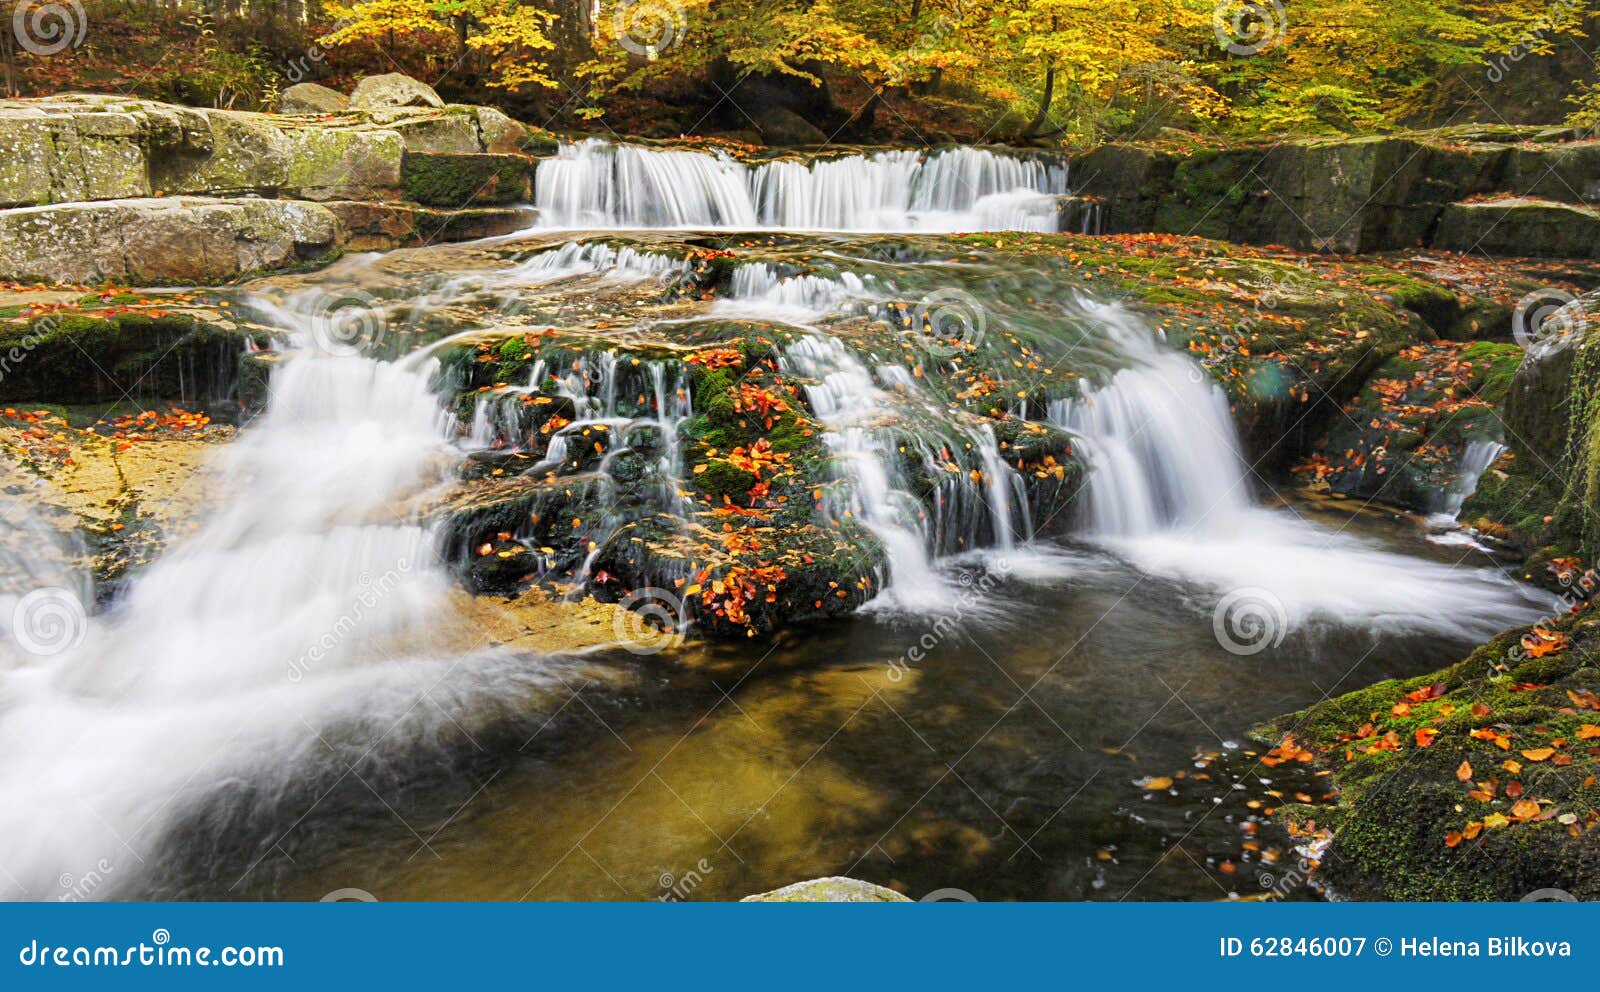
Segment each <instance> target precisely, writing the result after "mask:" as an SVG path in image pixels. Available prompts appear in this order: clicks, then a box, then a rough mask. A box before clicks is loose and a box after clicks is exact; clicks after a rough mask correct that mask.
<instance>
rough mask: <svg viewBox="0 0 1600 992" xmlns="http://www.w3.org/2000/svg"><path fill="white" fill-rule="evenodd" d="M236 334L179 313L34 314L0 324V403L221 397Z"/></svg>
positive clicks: (240, 339) (237, 348) (230, 376)
mask: <svg viewBox="0 0 1600 992" xmlns="http://www.w3.org/2000/svg"><path fill="white" fill-rule="evenodd" d="M244 341H245V336H244V335H242V334H239V333H235V332H233V331H230V330H224V329H221V328H219V327H216V326H214V325H210V324H206V323H202V322H200V321H197V320H196V319H195V318H194V317H192V316H189V315H187V314H171V313H169V314H165V315H162V316H157V317H152V316H149V315H148V314H145V313H141V312H123V313H114V314H111V315H109V316H97V315H95V314H93V313H76V314H64V315H47V316H43V317H36V318H33V319H32V320H29V321H28V322H27V323H26V324H21V325H10V326H6V327H4V328H0V402H5V403H14V402H23V401H48V402H55V403H63V404H89V403H102V402H108V401H113V400H117V399H120V398H122V397H124V396H132V397H134V398H138V397H140V396H145V397H163V398H180V399H188V398H207V397H214V396H221V395H225V394H227V393H228V392H229V391H230V389H231V388H232V385H233V381H234V376H235V373H236V358H237V356H238V354H239V353H240V352H241V351H243V350H244Z"/></svg>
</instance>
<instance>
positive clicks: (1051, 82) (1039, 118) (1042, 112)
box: [1022, 62, 1059, 140]
mask: <svg viewBox="0 0 1600 992" xmlns="http://www.w3.org/2000/svg"><path fill="white" fill-rule="evenodd" d="M1055 98H1056V65H1055V63H1054V62H1051V63H1050V64H1048V65H1046V66H1045V69H1044V92H1043V93H1042V94H1040V96H1039V112H1038V113H1036V114H1034V115H1033V120H1031V121H1029V122H1028V126H1027V127H1025V128H1023V129H1022V136H1023V137H1024V138H1027V139H1029V140H1032V139H1034V138H1037V137H1038V136H1039V129H1040V128H1042V127H1044V122H1045V121H1047V120H1049V119H1050V104H1052V103H1054V102H1055ZM1057 133H1059V132H1057Z"/></svg>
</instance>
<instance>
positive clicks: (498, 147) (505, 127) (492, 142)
mask: <svg viewBox="0 0 1600 992" xmlns="http://www.w3.org/2000/svg"><path fill="white" fill-rule="evenodd" d="M450 109H451V110H458V109H459V110H465V111H468V112H470V113H472V114H475V115H476V116H477V118H478V137H479V139H480V140H481V142H482V144H483V150H484V151H486V152H494V153H497V154H512V153H517V152H521V151H522V150H523V147H522V146H523V144H524V143H526V142H527V140H528V129H527V128H526V127H523V126H522V125H521V124H519V123H517V122H516V121H514V120H512V119H511V118H510V117H508V116H506V115H505V114H503V113H501V112H500V111H498V110H496V109H494V108H493V107H459V108H458V107H454V106H453V107H451V108H450Z"/></svg>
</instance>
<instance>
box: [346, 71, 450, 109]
mask: <svg viewBox="0 0 1600 992" xmlns="http://www.w3.org/2000/svg"><path fill="white" fill-rule="evenodd" d="M443 106H444V101H443V100H441V99H439V94H437V93H435V92H434V91H433V87H432V86H429V85H428V84H427V83H423V82H419V81H418V80H415V79H412V78H411V77H410V76H406V75H402V74H400V73H398V72H386V73H384V74H383V75H381V76H368V77H366V78H365V79H363V80H361V82H359V83H357V84H356V88H355V91H354V92H352V93H351V94H350V103H349V107H350V109H351V110H387V109H389V108H392V107H443Z"/></svg>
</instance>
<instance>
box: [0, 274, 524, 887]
mask: <svg viewBox="0 0 1600 992" xmlns="http://www.w3.org/2000/svg"><path fill="white" fill-rule="evenodd" d="M311 296H312V297H313V298H312V299H310V300H297V299H291V300H289V301H287V302H286V303H285V304H284V305H283V306H282V307H280V308H279V309H278V312H279V313H294V312H296V311H297V310H299V309H301V308H302V307H304V306H305V305H308V304H309V305H314V302H315V300H314V296H315V294H311ZM306 326H307V322H306V321H302V323H301V325H300V330H299V331H296V332H295V333H293V334H292V335H291V337H292V339H293V340H292V341H291V342H289V346H290V347H291V348H298V349H300V350H298V351H292V350H291V352H290V356H289V357H288V359H287V360H286V361H285V362H284V363H282V365H281V367H280V368H279V369H278V370H277V371H276V372H275V374H274V377H273V381H272V388H271V396H270V400H269V405H268V409H267V412H266V414H265V417H264V418H263V419H262V420H261V422H260V423H259V424H257V425H256V426H254V427H253V428H251V429H250V430H248V431H246V432H245V433H244V434H243V435H242V436H241V437H240V439H239V440H238V442H237V443H236V444H235V445H233V446H231V447H230V448H229V449H227V450H226V451H225V452H224V453H223V454H224V457H225V458H226V461H225V464H224V467H225V468H226V469H227V470H228V472H229V474H230V477H231V478H232V479H233V480H234V481H235V482H236V486H237V493H236V495H235V496H234V497H233V498H232V501H231V502H230V503H229V504H228V505H226V506H223V507H221V508H220V509H218V510H217V511H215V512H214V513H212V514H211V515H210V516H209V517H207V518H206V519H205V520H204V521H203V522H202V524H201V526H200V527H199V529H198V530H197V531H196V533H195V534H194V535H193V536H192V538H190V539H188V540H187V541H185V542H183V543H182V544H180V545H178V546H175V547H173V548H172V549H171V550H170V551H169V552H168V553H167V554H166V555H164V556H163V557H162V558H161V559H160V560H159V561H158V562H157V563H156V564H155V565H153V566H152V567H151V568H150V569H149V570H148V571H147V572H146V573H144V574H143V575H142V576H140V577H139V578H138V579H137V580H136V581H135V582H134V584H133V586H132V588H131V590H130V591H129V593H128V594H127V596H126V598H125V599H124V600H122V601H121V602H119V603H118V604H117V605H116V606H115V607H114V608H113V610H112V611H111V612H110V613H109V614H108V615H107V616H105V617H102V618H97V620H96V623H95V625H94V627H93V628H92V629H91V630H89V631H88V634H87V637H86V639H85V640H84V641H83V643H82V644H81V646H79V647H77V648H75V649H73V650H71V651H68V652H66V653H64V654H59V655H54V656H51V657H39V658H28V657H24V658H23V659H21V661H20V662H19V663H18V664H17V665H15V666H14V667H12V668H10V669H8V670H0V699H3V701H4V706H3V709H0V753H3V754H4V755H5V761H4V762H3V763H0V795H3V796H5V802H4V803H3V804H0V850H4V851H5V864H6V868H7V872H8V881H9V883H10V884H0V890H3V894H4V895H7V896H10V897H12V898H31V899H48V898H53V897H54V896H55V894H56V893H57V892H58V889H57V882H56V880H57V878H58V877H64V876H65V875H70V874H82V873H83V872H86V871H89V870H96V871H98V872H99V873H100V874H102V875H104V876H105V879H106V881H105V885H104V887H103V888H102V889H101V890H99V891H97V892H96V896H97V897H104V896H107V895H115V894H116V893H118V892H120V891H123V889H122V886H132V887H133V888H132V891H140V889H138V885H140V884H144V883H142V882H141V881H140V880H141V879H142V878H143V877H144V876H146V875H148V874H149V873H150V872H151V871H152V870H153V869H155V868H156V867H157V865H156V862H158V861H159V858H158V855H157V853H156V852H157V850H158V849H161V844H160V837H161V835H162V834H163V833H164V832H165V831H166V830H167V829H168V828H169V827H170V826H173V825H175V824H176V823H178V822H180V821H181V820H182V819H183V818H184V817H185V816H186V815H187V814H188V813H190V812H192V811H193V810H195V809H199V808H202V807H205V808H208V809H225V810H228V813H229V815H247V814H248V811H243V812H241V811H240V810H237V809H231V808H230V807H229V803H230V802H231V801H230V800H226V798H225V794H224V793H223V792H221V791H220V790H223V788H224V786H225V784H226V783H230V782H231V783H238V782H249V783H251V791H250V795H251V796H253V797H255V798H254V799H253V800H251V801H259V802H268V803H270V802H272V801H274V800H275V799H276V798H277V797H281V796H284V795H286V794H288V793H289V792H291V791H292V790H293V789H295V788H299V787H302V786H304V785H305V784H306V783H309V782H315V781H317V780H318V775H319V774H320V773H326V774H329V775H332V776H333V777H335V778H337V777H339V776H341V775H345V774H348V773H349V772H350V771H351V770H354V769H357V768H358V767H359V766H360V765H361V764H362V763H363V762H367V763H370V762H374V761H377V762H381V761H383V760H385V759H384V755H386V754H393V753H396V752H399V751H403V750H404V749H405V748H406V747H407V746H408V745H409V744H413V743H414V744H417V745H423V744H425V743H426V742H430V741H434V740H442V739H443V738H444V737H445V736H446V735H449V734H453V733H457V732H458V731H457V730H455V729H452V728H459V727H470V726H475V725H479V724H480V723H481V721H482V720H484V719H488V718H489V715H490V713H491V711H497V710H503V709H504V707H505V706H506V705H507V704H506V703H505V702H504V701H505V700H512V699H516V698H517V695H518V693H521V694H523V698H525V699H526V698H527V693H529V692H530V691H533V689H534V687H536V686H540V685H543V684H544V683H545V680H547V679H548V680H550V681H553V678H552V677H551V676H549V675H548V674H547V673H543V672H541V671H540V670H539V669H538V668H537V666H527V665H526V664H525V663H524V664H522V665H519V666H511V665H509V664H508V663H507V661H508V659H506V658H503V657H501V656H499V655H497V654H495V653H493V652H489V651H485V650H479V649H478V647H479V645H481V643H482V642H481V640H480V639H479V637H480V635H479V634H478V633H477V632H475V631H473V630H463V629H462V627H463V626H464V625H466V626H470V624H469V622H468V621H465V620H464V619H462V618H461V617H459V616H458V615H457V614H456V612H455V610H454V608H453V607H454V604H452V602H451V599H450V597H451V595H452V592H451V590H452V587H453V582H452V580H451V579H450V577H449V576H448V574H447V573H446V572H445V570H444V569H443V568H442V567H441V566H440V564H439V563H438V560H437V548H436V540H437V538H436V535H434V534H433V533H432V532H431V531H430V530H429V529H427V528H424V527H421V526H418V525H416V524H412V523H405V522H395V521H394V520H393V511H392V507H393V506H394V505H396V504H397V503H399V502H401V501H402V500H404V499H405V498H406V497H408V496H410V495H412V494H415V493H418V492H421V491H425V490H427V489H429V488H430V487H432V486H434V485H436V484H438V483H439V482H440V481H441V480H442V479H443V477H444V470H445V469H446V468H447V467H448V466H449V465H450V464H451V462H452V460H453V459H452V454H451V451H452V449H451V447H450V443H449V440H448V436H449V433H450V431H451V429H452V424H451V421H450V418H449V417H448V416H447V415H446V413H445V412H444V410H443V409H442V407H441V405H440V403H439V401H438V399H437V398H436V397H435V396H434V395H433V394H432V393H431V391H430V389H429V382H430V379H431V377H432V375H433V373H434V368H433V363H432V362H431V360H418V359H415V358H414V359H412V360H409V361H405V362H401V363H383V362H377V361H373V360H370V359H367V358H364V357H358V356H353V355H328V354H324V353H317V352H315V351H313V350H309V349H308V345H310V344H311V342H310V341H309V340H308V339H309V337H310V334H309V333H308V332H307V331H306V330H305V328H306ZM430 693H431V695H430ZM380 742H381V743H384V744H385V747H384V749H383V751H382V752H378V751H376V750H375V749H376V748H377V746H378V745H379V743H380ZM357 774H359V772H357ZM219 802H220V803H221V804H222V805H221V806H220V807H219V806H218V805H217V804H218V803H219ZM263 853H265V852H263ZM96 866H99V867H98V868H97V867H96ZM156 874H158V875H159V872H156Z"/></svg>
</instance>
